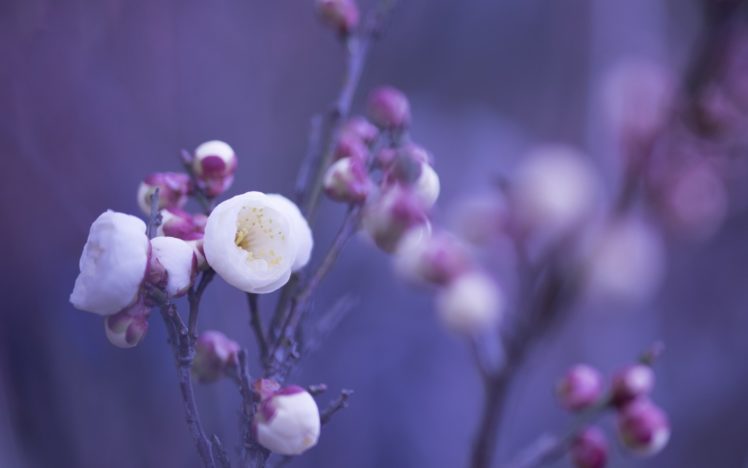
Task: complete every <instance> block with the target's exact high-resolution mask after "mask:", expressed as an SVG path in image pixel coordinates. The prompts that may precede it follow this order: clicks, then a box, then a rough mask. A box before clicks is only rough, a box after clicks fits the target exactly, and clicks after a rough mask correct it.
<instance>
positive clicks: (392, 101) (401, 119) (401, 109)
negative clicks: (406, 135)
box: [368, 86, 410, 130]
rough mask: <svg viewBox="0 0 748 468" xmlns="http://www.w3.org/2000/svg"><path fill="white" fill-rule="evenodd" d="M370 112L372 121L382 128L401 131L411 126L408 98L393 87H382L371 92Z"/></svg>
mask: <svg viewBox="0 0 748 468" xmlns="http://www.w3.org/2000/svg"><path fill="white" fill-rule="evenodd" d="M368 112H369V118H370V119H371V121H372V122H374V123H375V124H376V125H377V126H378V127H380V128H385V129H390V130H400V129H403V128H405V127H407V126H408V125H410V103H409V102H408V98H407V97H406V96H405V94H404V93H403V92H402V91H400V90H399V89H396V88H393V87H391V86H382V87H380V88H376V89H375V90H374V91H372V92H371V94H370V95H369V102H368Z"/></svg>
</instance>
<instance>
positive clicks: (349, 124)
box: [340, 116, 379, 145]
mask: <svg viewBox="0 0 748 468" xmlns="http://www.w3.org/2000/svg"><path fill="white" fill-rule="evenodd" d="M340 133H341V135H354V136H356V137H358V138H359V139H360V140H361V141H363V142H364V143H366V144H367V145H371V144H372V143H374V140H376V139H377V136H379V130H378V129H377V127H375V126H374V125H373V124H372V123H371V122H369V121H368V120H366V118H365V117H361V116H355V117H351V118H350V119H348V120H347V121H346V122H345V123H344V124H343V127H342V128H341V130H340Z"/></svg>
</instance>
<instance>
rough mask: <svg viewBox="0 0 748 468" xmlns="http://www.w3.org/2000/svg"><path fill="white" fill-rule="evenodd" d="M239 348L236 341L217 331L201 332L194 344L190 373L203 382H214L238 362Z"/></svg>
mask: <svg viewBox="0 0 748 468" xmlns="http://www.w3.org/2000/svg"><path fill="white" fill-rule="evenodd" d="M239 349H240V347H239V344H238V343H236V342H235V341H233V340H231V339H229V338H228V337H226V335H224V334H223V333H221V332H219V331H214V330H208V331H204V332H202V333H201V334H200V337H199V338H198V339H197V343H196V344H195V359H194V360H193V361H192V375H194V376H195V378H196V379H197V380H198V381H200V382H203V383H208V382H215V381H216V380H218V379H220V378H221V377H222V376H223V375H224V373H225V372H226V370H227V369H229V368H230V367H232V366H235V365H236V364H237V363H238V362H239V360H238V359H239V358H238V355H239Z"/></svg>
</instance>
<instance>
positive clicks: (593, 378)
mask: <svg viewBox="0 0 748 468" xmlns="http://www.w3.org/2000/svg"><path fill="white" fill-rule="evenodd" d="M557 393H558V398H559V401H560V403H561V405H562V406H563V407H564V408H566V409H569V410H571V411H581V410H584V409H587V408H589V407H590V406H592V405H594V404H595V403H597V402H598V401H599V400H600V397H601V396H602V393H603V377H602V375H600V372H598V371H597V369H595V368H594V367H592V366H588V365H586V364H577V365H575V366H574V367H572V368H571V369H569V370H568V371H567V372H566V375H564V377H563V379H561V381H560V382H559V383H558V387H557Z"/></svg>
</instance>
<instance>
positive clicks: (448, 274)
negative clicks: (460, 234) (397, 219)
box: [395, 229, 472, 286]
mask: <svg viewBox="0 0 748 468" xmlns="http://www.w3.org/2000/svg"><path fill="white" fill-rule="evenodd" d="M471 263H472V262H471V259H470V255H469V254H468V252H467V250H466V249H465V247H464V246H463V245H462V244H461V243H460V241H459V240H458V239H456V238H455V237H453V236H452V235H450V234H448V233H445V232H440V233H436V234H433V235H431V236H428V235H423V233H422V232H420V230H418V229H413V230H411V231H410V232H408V233H407V234H405V236H403V239H402V241H400V244H399V245H398V246H397V251H396V253H395V269H396V270H397V272H398V273H400V274H401V275H402V276H404V277H405V278H406V279H408V280H410V281H413V282H416V283H425V284H434V285H439V286H444V285H447V284H449V283H450V282H452V281H453V280H454V279H455V278H458V277H459V276H460V275H462V274H463V273H465V272H466V271H467V270H468V269H470V267H471Z"/></svg>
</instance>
